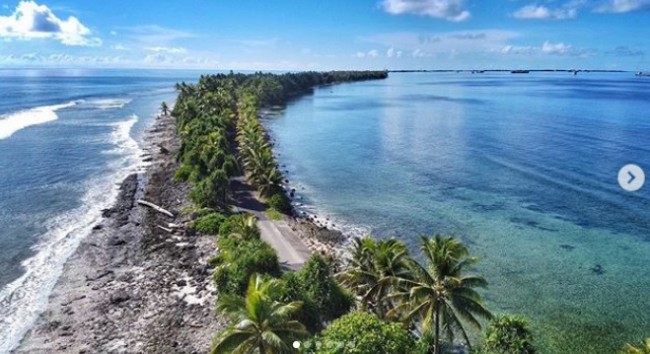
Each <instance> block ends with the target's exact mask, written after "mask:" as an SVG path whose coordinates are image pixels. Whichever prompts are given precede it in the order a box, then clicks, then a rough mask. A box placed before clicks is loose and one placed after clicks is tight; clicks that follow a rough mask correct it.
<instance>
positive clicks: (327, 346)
mask: <svg viewBox="0 0 650 354" xmlns="http://www.w3.org/2000/svg"><path fill="white" fill-rule="evenodd" d="M318 344H320V346H318ZM305 348H306V350H307V352H309V353H316V354H379V353H391V354H411V353H413V351H414V350H415V341H414V339H413V337H412V336H411V335H410V334H409V333H408V332H407V331H406V329H404V327H402V325H401V324H399V323H386V322H383V321H382V320H380V319H379V318H378V317H377V316H375V315H373V314H370V313H366V312H356V313H351V314H348V315H345V316H343V317H341V318H339V319H338V320H336V321H334V322H332V324H330V325H329V326H328V327H327V328H325V330H324V331H323V332H322V334H321V335H320V336H318V337H316V338H314V339H313V340H312V341H309V342H307V343H305Z"/></svg>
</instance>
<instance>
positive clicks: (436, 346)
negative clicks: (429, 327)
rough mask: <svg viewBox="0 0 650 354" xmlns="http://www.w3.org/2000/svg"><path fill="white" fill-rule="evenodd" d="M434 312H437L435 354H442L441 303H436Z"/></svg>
mask: <svg viewBox="0 0 650 354" xmlns="http://www.w3.org/2000/svg"><path fill="white" fill-rule="evenodd" d="M433 310H434V311H435V316H436V319H435V321H436V337H435V338H434V342H433V343H434V347H433V353H434V354H440V303H439V302H438V301H436V305H435V307H434V309H433Z"/></svg>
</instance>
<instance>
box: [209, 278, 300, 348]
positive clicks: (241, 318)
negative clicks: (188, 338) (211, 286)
mask: <svg viewBox="0 0 650 354" xmlns="http://www.w3.org/2000/svg"><path fill="white" fill-rule="evenodd" d="M279 291H280V283H279V281H278V280H276V279H272V280H263V279H262V277H260V276H258V275H253V276H252V277H251V280H250V283H249V284H248V289H247V291H246V296H245V297H242V296H233V295H221V296H220V297H219V301H218V303H217V309H218V310H219V311H220V312H221V313H224V314H226V315H227V316H228V317H229V318H230V320H231V325H230V326H228V327H226V328H225V329H224V330H222V331H221V332H219V333H218V334H217V336H216V338H215V339H214V344H213V347H212V351H211V353H214V354H222V353H260V354H266V353H291V352H294V351H293V350H292V343H293V341H294V340H296V339H300V338H302V337H305V336H306V335H307V331H306V330H305V327H304V326H303V325H302V324H301V323H300V322H298V321H295V320H291V318H290V316H291V315H292V314H293V313H295V312H296V311H297V310H298V309H300V306H301V305H302V304H301V303H300V302H299V301H294V302H287V303H284V302H280V301H277V297H278V295H277V294H278V292H279Z"/></svg>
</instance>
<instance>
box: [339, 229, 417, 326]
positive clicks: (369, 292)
mask: <svg viewBox="0 0 650 354" xmlns="http://www.w3.org/2000/svg"><path fill="white" fill-rule="evenodd" d="M350 253H351V254H352V257H351V259H350V261H349V264H348V267H346V269H345V270H344V271H342V272H341V273H339V274H338V279H339V280H340V281H341V283H342V284H343V285H344V286H346V287H348V288H349V289H351V290H352V291H353V292H354V293H355V294H357V296H358V297H360V298H361V307H362V309H364V310H366V309H367V308H368V307H369V306H371V307H372V308H373V310H374V312H375V313H376V315H377V316H378V317H379V318H384V317H385V315H386V312H387V310H389V309H390V308H392V302H391V301H389V300H388V299H387V296H388V294H389V293H390V291H392V290H393V289H394V286H395V284H396V281H397V280H398V279H402V278H404V279H408V278H410V276H409V268H408V266H409V262H410V257H409V255H408V251H407V250H406V246H405V245H404V244H403V243H401V242H399V241H396V240H393V239H390V240H380V241H376V240H374V239H372V238H371V237H365V238H355V239H354V243H353V246H352V249H351V252H350Z"/></svg>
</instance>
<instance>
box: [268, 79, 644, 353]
mask: <svg viewBox="0 0 650 354" xmlns="http://www.w3.org/2000/svg"><path fill="white" fill-rule="evenodd" d="M268 117H269V118H268V119H267V120H266V125H267V127H268V129H269V130H270V132H271V136H272V137H273V139H274V140H275V152H276V154H277V155H278V158H279V161H280V163H281V164H282V165H283V170H285V173H286V176H287V178H288V179H289V181H290V185H291V187H292V188H296V190H297V192H298V197H299V198H300V199H299V200H298V201H297V202H298V203H299V204H298V205H299V206H300V207H301V208H302V210H303V211H305V212H307V213H310V214H312V215H317V216H318V217H319V218H320V219H321V220H323V221H325V220H326V219H329V223H330V225H331V224H332V223H333V224H335V226H336V227H337V228H341V229H343V230H345V231H347V232H349V233H356V234H363V233H368V232H372V234H374V235H376V236H377V237H391V236H395V237H397V238H399V239H402V240H404V241H405V242H406V243H407V244H408V245H409V246H410V247H411V249H412V250H413V252H417V247H418V236H419V235H421V234H426V235H431V234H434V233H442V234H447V235H454V236H457V237H459V238H460V239H461V240H462V241H464V242H465V243H466V244H467V245H468V247H469V248H470V251H471V252H472V253H473V254H474V255H476V256H478V257H480V259H481V262H480V263H479V265H478V266H477V267H476V269H475V270H474V271H475V272H477V273H480V274H481V275H483V276H484V277H485V278H486V279H487V280H488V282H489V283H490V286H489V289H488V290H487V291H485V292H484V295H485V297H486V299H487V304H488V306H489V308H491V309H492V310H493V312H495V313H512V314H520V315H524V316H526V317H527V318H529V319H530V321H531V322H532V323H533V326H534V328H535V334H536V339H537V343H538V346H539V347H540V348H541V352H543V353H613V352H615V351H616V350H617V349H619V348H621V346H622V345H623V344H624V343H625V342H638V341H640V340H641V339H643V338H646V337H648V336H650V185H646V186H645V188H643V189H641V190H640V191H638V192H634V193H631V192H626V191H624V190H623V189H621V188H620V187H619V185H618V182H617V173H618V171H619V169H620V168H621V167H622V166H623V165H625V164H628V163H636V164H637V165H639V166H641V167H642V168H644V169H645V170H646V174H650V78H648V77H635V76H634V75H633V74H632V73H608V74H596V73H580V74H579V75H577V76H573V75H570V74H566V73H561V74H558V73H552V74H551V73H532V74H529V75H511V74H509V73H507V74H506V73H504V74H481V75H471V74H469V73H391V74H390V77H389V78H388V79H387V80H383V81H370V82H362V83H355V84H344V85H337V86H329V87H323V88H320V89H317V90H315V92H314V94H313V95H310V96H305V97H303V98H300V99H298V100H296V101H294V102H292V103H290V104H289V105H288V106H287V107H286V108H285V109H283V110H280V111H276V112H272V113H270V114H269V115H268ZM302 204H304V205H302Z"/></svg>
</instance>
